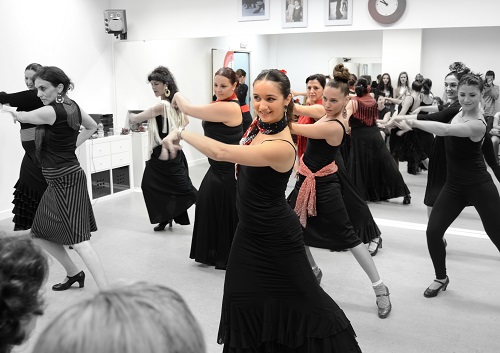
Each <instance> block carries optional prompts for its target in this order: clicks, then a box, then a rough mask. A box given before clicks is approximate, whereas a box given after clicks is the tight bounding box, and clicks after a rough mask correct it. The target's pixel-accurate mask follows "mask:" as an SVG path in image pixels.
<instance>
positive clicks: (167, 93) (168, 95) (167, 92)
mask: <svg viewBox="0 0 500 353" xmlns="http://www.w3.org/2000/svg"><path fill="white" fill-rule="evenodd" d="M165 97H170V90H169V89H168V87H167V88H166V89H165Z"/></svg>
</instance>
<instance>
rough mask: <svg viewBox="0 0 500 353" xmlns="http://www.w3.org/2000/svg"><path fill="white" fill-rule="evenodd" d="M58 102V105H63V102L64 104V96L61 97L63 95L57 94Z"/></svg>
mask: <svg viewBox="0 0 500 353" xmlns="http://www.w3.org/2000/svg"><path fill="white" fill-rule="evenodd" d="M56 102H57V103H62V102H64V98H63V96H62V95H61V93H58V94H57V97H56Z"/></svg>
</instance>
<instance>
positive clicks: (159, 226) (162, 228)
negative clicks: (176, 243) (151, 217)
mask: <svg viewBox="0 0 500 353" xmlns="http://www.w3.org/2000/svg"><path fill="white" fill-rule="evenodd" d="M167 224H168V227H169V228H172V220H170V221H166V222H161V223H160V224H158V225H157V226H156V227H154V230H155V232H159V231H162V230H164V229H165V227H166V226H167Z"/></svg>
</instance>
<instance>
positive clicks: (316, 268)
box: [313, 266, 323, 284]
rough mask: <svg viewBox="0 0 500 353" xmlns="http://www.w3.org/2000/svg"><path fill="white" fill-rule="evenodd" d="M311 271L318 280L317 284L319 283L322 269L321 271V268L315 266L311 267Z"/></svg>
mask: <svg viewBox="0 0 500 353" xmlns="http://www.w3.org/2000/svg"><path fill="white" fill-rule="evenodd" d="M313 272H314V275H315V276H316V280H317V281H318V284H321V279H322V278H323V271H321V269H320V268H319V267H318V266H316V267H313Z"/></svg>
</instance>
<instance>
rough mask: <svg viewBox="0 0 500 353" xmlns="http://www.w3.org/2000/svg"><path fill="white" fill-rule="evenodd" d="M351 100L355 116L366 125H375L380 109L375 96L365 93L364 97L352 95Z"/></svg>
mask: <svg viewBox="0 0 500 353" xmlns="http://www.w3.org/2000/svg"><path fill="white" fill-rule="evenodd" d="M351 100H352V105H353V108H354V112H353V118H355V119H358V120H359V121H361V122H363V124H365V125H366V126H373V125H375V124H376V123H377V119H378V109H377V101H376V100H375V98H373V97H372V96H370V95H369V94H365V95H364V96H363V97H358V96H355V97H352V98H351Z"/></svg>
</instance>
